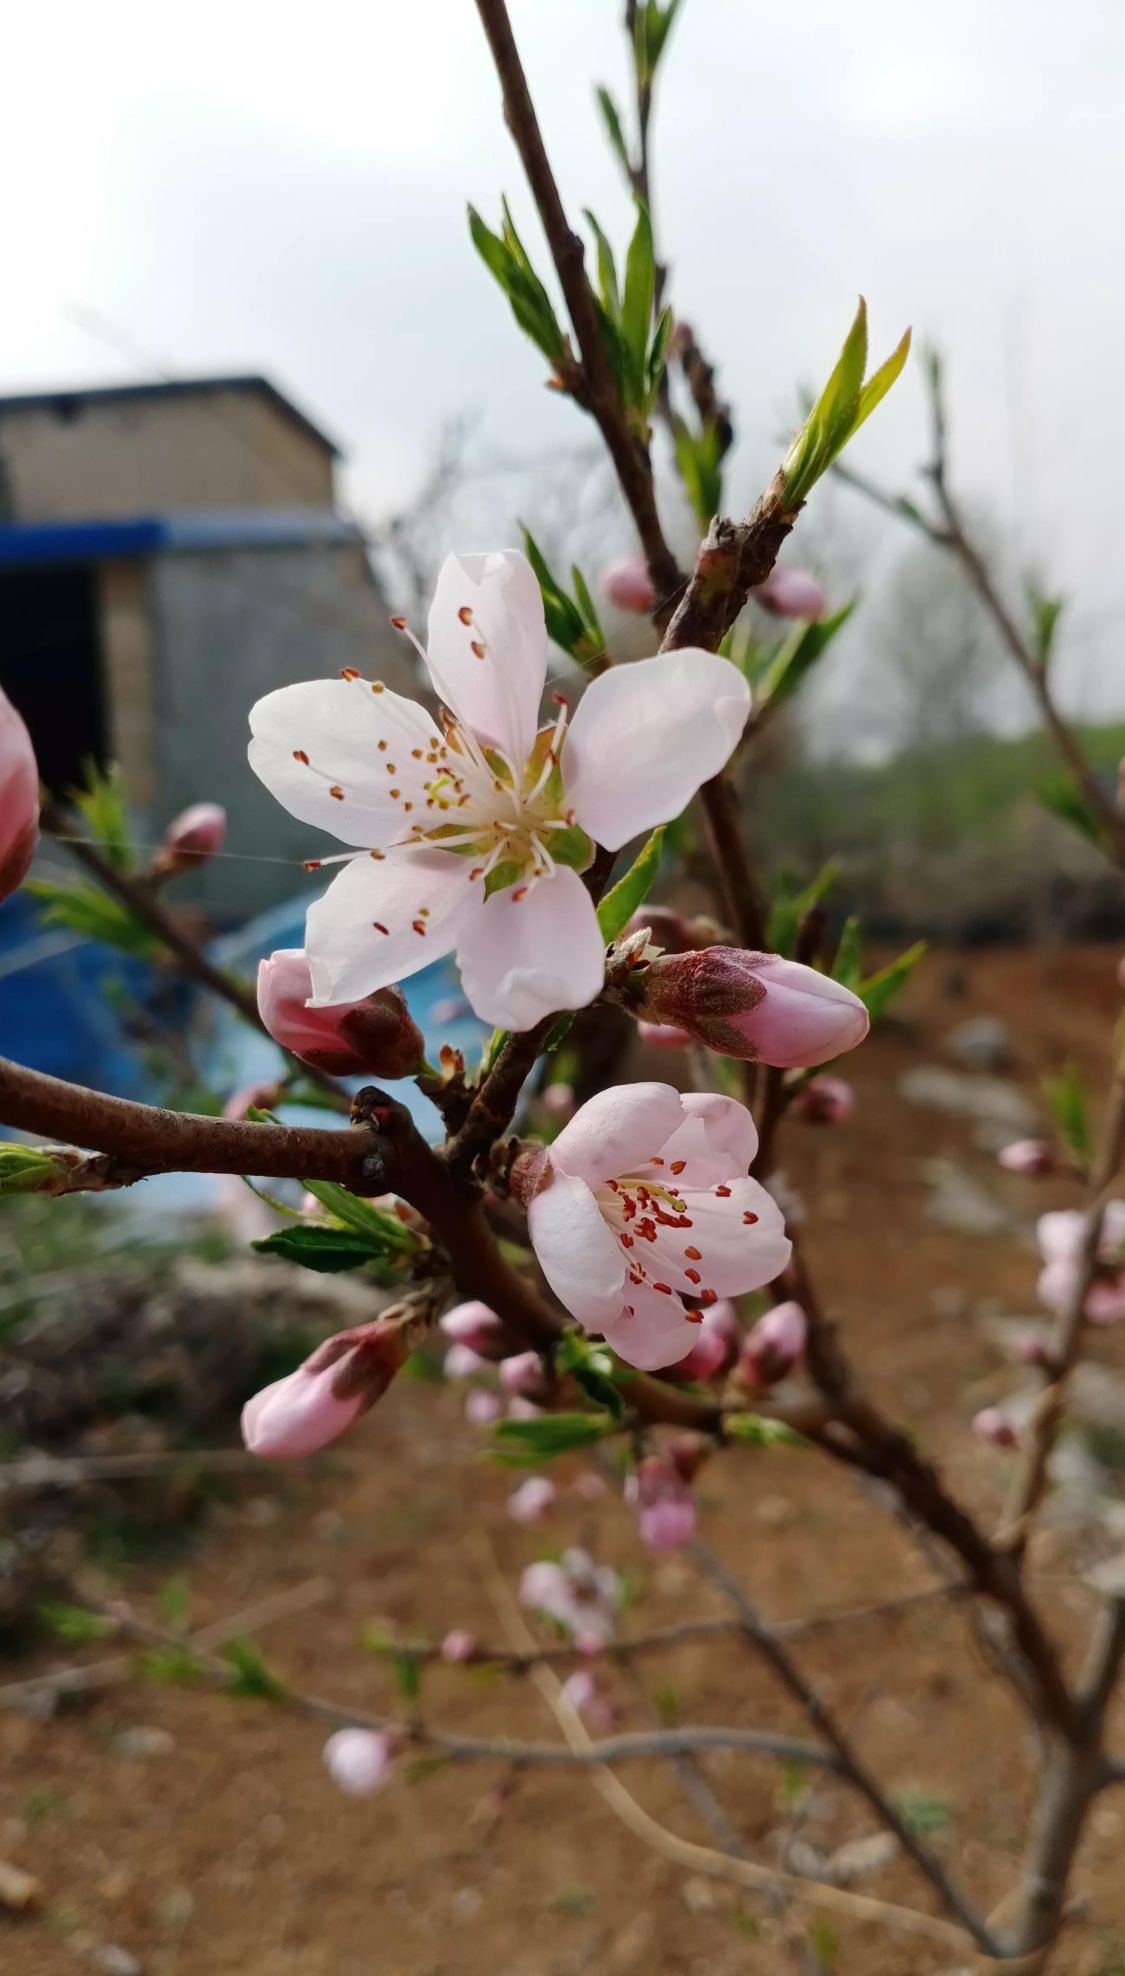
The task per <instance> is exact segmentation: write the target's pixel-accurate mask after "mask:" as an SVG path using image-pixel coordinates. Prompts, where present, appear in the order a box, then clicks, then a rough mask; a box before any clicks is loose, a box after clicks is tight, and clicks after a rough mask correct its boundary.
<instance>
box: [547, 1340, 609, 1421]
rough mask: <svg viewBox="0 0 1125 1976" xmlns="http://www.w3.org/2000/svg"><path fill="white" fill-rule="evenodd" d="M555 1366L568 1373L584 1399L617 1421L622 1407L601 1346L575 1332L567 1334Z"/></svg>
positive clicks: (560, 1347) (607, 1358)
mask: <svg viewBox="0 0 1125 1976" xmlns="http://www.w3.org/2000/svg"><path fill="white" fill-rule="evenodd" d="M556 1363H557V1365H558V1367H559V1369H560V1371H562V1372H569V1373H570V1375H571V1377H572V1378H573V1379H574V1380H576V1381H577V1383H578V1385H579V1386H581V1388H582V1391H583V1392H584V1393H585V1394H586V1396H587V1398H589V1399H591V1400H593V1401H594V1403H595V1405H596V1406H599V1407H604V1408H605V1409H606V1411H607V1412H608V1413H611V1414H612V1415H613V1417H614V1419H615V1420H620V1418H621V1415H622V1413H623V1412H624V1404H623V1402H622V1398H621V1395H620V1393H619V1392H618V1390H617V1387H616V1386H615V1385H614V1382H613V1364H614V1361H613V1355H612V1353H611V1352H608V1351H607V1350H606V1349H605V1347H604V1346H599V1345H594V1344H591V1342H590V1340H589V1339H588V1338H584V1337H581V1336H580V1335H579V1333H578V1332H576V1331H567V1332H565V1333H564V1334H563V1337H562V1339H561V1341H560V1344H559V1349H558V1353H557V1355H556Z"/></svg>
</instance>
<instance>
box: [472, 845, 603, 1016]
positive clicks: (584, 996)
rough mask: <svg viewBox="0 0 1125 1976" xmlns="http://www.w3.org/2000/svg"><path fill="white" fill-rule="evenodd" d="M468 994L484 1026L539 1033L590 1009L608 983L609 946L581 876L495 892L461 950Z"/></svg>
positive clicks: (559, 875)
mask: <svg viewBox="0 0 1125 1976" xmlns="http://www.w3.org/2000/svg"><path fill="white" fill-rule="evenodd" d="M457 964H458V966H459V968H460V970H461V981H462V985H463V987H464V990H465V993H466V995H467V996H468V998H469V1001H470V1002H471V1003H472V1005H473V1007H474V1009H475V1010H476V1012H477V1014H478V1015H479V1016H480V1018H481V1020H482V1022H493V1023H496V1024H497V1025H498V1026H499V1027H500V1028H501V1029H517V1030H519V1029H532V1028H533V1027H534V1026H535V1024H536V1023H537V1022H539V1021H541V1020H542V1018H543V1017H544V1016H547V1015H554V1013H555V1011H556V1010H557V1009H584V1008H585V1007H586V1005H587V1003H589V1002H592V1001H593V999H594V997H595V995H597V994H600V992H601V987H602V983H603V981H604V980H605V943H604V942H603V940H602V936H601V932H600V930H599V927H598V916H597V913H596V912H595V910H594V903H593V900H592V899H591V897H590V894H589V893H588V892H587V890H586V887H585V886H584V885H583V883H582V880H581V879H580V878H579V876H578V873H577V872H576V871H571V870H570V869H569V868H568V867H566V866H560V867H559V869H558V870H557V871H556V872H555V874H554V876H553V877H552V878H540V879H539V880H538V881H537V882H536V883H535V884H534V885H531V886H528V887H526V888H525V887H524V886H521V885H516V886H514V887H513V888H512V890H511V891H508V892H494V893H493V895H492V897H491V899H486V900H485V902H484V905H483V907H482V908H481V909H480V910H479V911H478V912H477V913H475V914H474V915H473V916H472V918H471V919H470V920H469V921H468V922H467V923H466V925H465V927H464V929H463V931H462V933H461V936H460V939H459V940H458V943H457Z"/></svg>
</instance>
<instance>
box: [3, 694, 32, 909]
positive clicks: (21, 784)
mask: <svg viewBox="0 0 1125 1976" xmlns="http://www.w3.org/2000/svg"><path fill="white" fill-rule="evenodd" d="M38 842H39V769H38V767H37V765H36V761H35V751H34V749H33V748H32V745H31V736H30V735H29V733H28V731H27V728H26V727H25V725H24V723H23V720H22V718H21V716H20V715H19V714H18V713H17V712H16V710H15V708H14V707H13V705H12V703H11V701H10V700H9V699H8V697H7V695H6V694H5V693H4V692H3V691H2V690H0V899H6V898H7V896H8V894H9V892H14V891H15V889H16V887H17V885H22V883H23V881H24V878H25V877H26V876H27V870H28V867H29V865H30V864H31V860H32V858H33V857H34V855H35V847H36V845H37V844H38Z"/></svg>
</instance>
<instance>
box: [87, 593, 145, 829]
mask: <svg viewBox="0 0 1125 1976" xmlns="http://www.w3.org/2000/svg"><path fill="white" fill-rule="evenodd" d="M98 617H99V626H98V630H99V643H100V646H101V655H102V676H103V688H104V692H105V704H106V714H107V717H108V730H109V732H108V741H109V752H110V759H111V760H112V761H114V762H116V763H117V765H118V767H119V768H120V770H121V773H122V776H123V778H124V782H125V787H126V789H127V790H128V792H129V800H130V802H131V803H132V804H133V805H134V807H135V808H137V809H138V810H141V811H144V812H146V813H147V812H148V811H149V810H151V809H152V807H153V805H154V804H155V803H156V800H157V793H158V786H159V783H158V775H157V755H156V679H155V654H154V652H153V636H152V609H151V602H150V597H149V565H148V563H147V562H132V563H102V564H101V566H100V568H99V569H98Z"/></svg>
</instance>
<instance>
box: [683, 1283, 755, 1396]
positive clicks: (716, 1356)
mask: <svg viewBox="0 0 1125 1976" xmlns="http://www.w3.org/2000/svg"><path fill="white" fill-rule="evenodd" d="M741 1346H742V1326H741V1325H740V1324H739V1322H738V1317H737V1314H736V1312H735V1308H734V1305H733V1304H732V1303H731V1302H730V1301H729V1299H728V1298H726V1297H721V1298H720V1299H719V1302H718V1303H717V1304H712V1305H711V1306H710V1309H708V1310H705V1311H704V1313H703V1316H702V1318H701V1319H700V1322H699V1324H698V1325H697V1326H696V1327H695V1342H694V1344H693V1345H692V1348H691V1350H690V1351H689V1352H688V1354H687V1356H686V1358H682V1359H680V1360H679V1362H678V1363H677V1364H676V1365H670V1366H668V1367H667V1373H668V1376H669V1377H670V1378H672V1379H675V1380H677V1381H679V1380H682V1379H701V1380H702V1379H716V1378H717V1377H718V1375H719V1374H720V1373H721V1372H725V1371H726V1370H727V1367H728V1366H730V1365H733V1363H734V1361H735V1359H736V1358H737V1357H738V1354H739V1351H740V1349H741Z"/></svg>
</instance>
